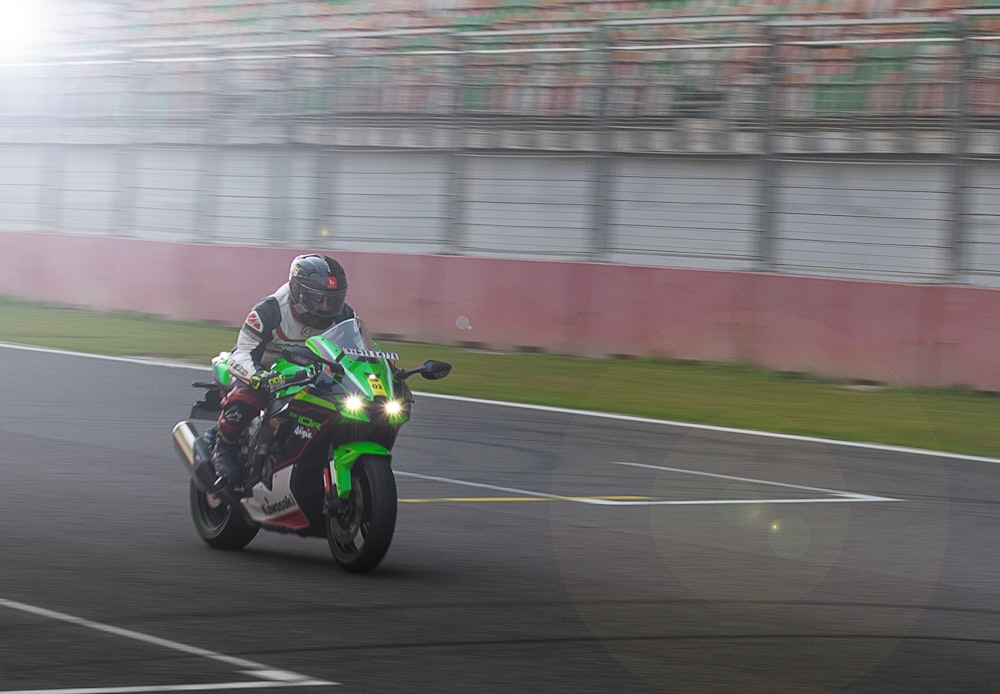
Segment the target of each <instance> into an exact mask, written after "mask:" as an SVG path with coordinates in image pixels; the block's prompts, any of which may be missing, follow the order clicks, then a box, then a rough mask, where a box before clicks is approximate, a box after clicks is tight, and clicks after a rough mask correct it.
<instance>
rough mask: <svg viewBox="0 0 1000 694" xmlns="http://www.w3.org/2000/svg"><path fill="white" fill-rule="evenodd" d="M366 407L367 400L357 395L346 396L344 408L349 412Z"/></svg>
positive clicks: (358, 410)
mask: <svg viewBox="0 0 1000 694" xmlns="http://www.w3.org/2000/svg"><path fill="white" fill-rule="evenodd" d="M364 408H365V401H364V400H362V399H361V398H360V397H358V396H357V395H348V396H347V397H346V398H344V409H346V410H347V411H348V412H360V411H361V410H363V409H364Z"/></svg>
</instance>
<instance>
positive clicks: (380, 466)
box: [326, 455, 397, 573]
mask: <svg viewBox="0 0 1000 694" xmlns="http://www.w3.org/2000/svg"><path fill="white" fill-rule="evenodd" d="M396 502H397V500H396V478H395V477H393V474H392V468H391V467H389V459H388V458H386V457H384V456H379V455H363V456H360V457H359V458H358V460H357V462H356V463H355V464H354V467H353V468H351V495H350V497H348V498H347V499H344V500H342V501H341V503H340V506H339V508H336V509H331V511H330V515H329V516H328V517H327V521H326V537H327V541H328V543H329V545H330V552H331V553H332V554H333V558H334V559H335V560H336V561H337V563H338V564H340V566H341V567H343V568H344V569H345V570H346V571H350V572H351V573H367V572H369V571H371V570H372V569H374V568H375V567H376V566H378V564H379V562H381V561H382V558H383V557H385V553H386V552H387V551H389V545H390V544H391V543H392V534H393V532H394V531H395V529H396Z"/></svg>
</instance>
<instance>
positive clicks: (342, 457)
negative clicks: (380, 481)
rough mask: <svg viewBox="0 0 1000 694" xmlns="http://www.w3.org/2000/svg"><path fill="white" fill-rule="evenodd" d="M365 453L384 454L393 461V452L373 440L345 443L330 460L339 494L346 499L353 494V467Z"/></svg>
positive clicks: (331, 472) (331, 470) (331, 471)
mask: <svg viewBox="0 0 1000 694" xmlns="http://www.w3.org/2000/svg"><path fill="white" fill-rule="evenodd" d="M363 455H382V456H385V457H386V458H389V459H390V461H391V458H392V453H391V452H390V451H389V449H388V448H386V447H385V446H380V445H379V444H377V443H373V442H371V441H354V442H352V443H345V444H344V445H343V446H341V447H340V448H337V449H336V450H334V452H333V455H332V456H331V460H330V474H331V475H332V476H333V481H334V483H335V484H336V485H337V496H338V497H339V498H341V499H346V498H347V497H349V496H350V495H351V469H353V468H354V463H356V462H358V458H360V457H361V456H363Z"/></svg>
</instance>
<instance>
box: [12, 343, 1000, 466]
mask: <svg viewBox="0 0 1000 694" xmlns="http://www.w3.org/2000/svg"><path fill="white" fill-rule="evenodd" d="M0 348H3V349H19V350H24V351H28V352H42V353H45V354H62V355H67V356H74V357H83V358H87V359H104V360H108V361H120V362H127V363H131V364H142V365H144V366H164V367H168V368H172V369H189V370H192V371H203V372H210V371H211V368H210V367H207V366H199V365H197V364H186V363H183V362H177V361H165V360H157V359H152V358H150V359H141V358H137V357H109V356H106V355H103V354H87V353H85V352H72V351H69V350H64V349H52V348H49V347H33V346H30V345H18V344H12V343H9V342H0ZM416 395H419V396H420V397H424V398H438V399H440V400H455V401H457V402H469V403H477V404H481V405H495V406H498V407H514V408H517V409H522V410H534V411H536V412H554V413H558V414H569V415H573V416H577V417H598V418H600V419H613V420H618V421H623V422H636V423H641V424H656V425H660V426H667V427H674V428H677V429H693V430H699V431H712V432H716V433H723V434H738V435H742V436H758V437H761V438H770V439H780V440H783V441H802V442H804V443H821V444H825V445H828V446H840V447H845V448H861V449H866V450H872V451H885V452H888V453H905V454H908V455H920V456H928V457H932V458H948V459H951V460H964V461H968V462H974V463H989V464H992V465H1000V458H990V457H986V456H978V455H966V454H964V453H950V452H948V451H934V450H930V449H926V448H908V447H906V446H890V445H886V444H880V443H867V442H862V441H838V440H837V439H824V438H820V437H816V436H799V435H796V434H777V433H774V432H770V431H757V430H755V429H737V428H734V427H721V426H714V425H711V424H695V423H692V422H678V421H674V420H670V419H653V418H651V417H635V416H632V415H624V414H615V413H612V412H595V411H591V410H574V409H570V408H567V407H551V406H548V405H527V404H523V403H517V402H506V401H503V400H486V399H482V398H467V397H463V396H460V395H442V394H439V393H423V392H416Z"/></svg>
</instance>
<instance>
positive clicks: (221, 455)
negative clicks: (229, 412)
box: [212, 431, 243, 487]
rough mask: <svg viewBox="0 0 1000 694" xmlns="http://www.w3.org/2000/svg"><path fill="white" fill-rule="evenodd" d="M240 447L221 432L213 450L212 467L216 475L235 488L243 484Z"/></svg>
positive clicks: (217, 436)
mask: <svg viewBox="0 0 1000 694" xmlns="http://www.w3.org/2000/svg"><path fill="white" fill-rule="evenodd" d="M238 458H239V445H238V442H236V441H231V440H229V439H227V438H226V437H225V436H224V435H223V434H222V432H221V431H220V432H219V433H218V434H217V435H216V437H215V446H214V447H213V449H212V466H213V467H214V468H215V471H216V473H218V475H219V476H220V477H222V478H224V479H225V480H226V481H228V482H229V484H231V485H232V486H234V487H238V486H240V485H241V484H243V467H242V466H241V465H240V463H239V459H238Z"/></svg>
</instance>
